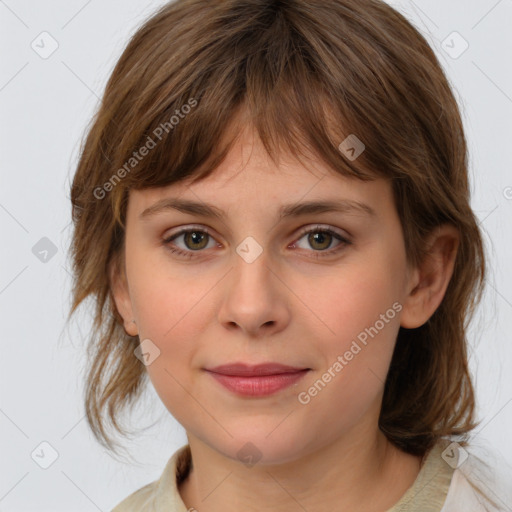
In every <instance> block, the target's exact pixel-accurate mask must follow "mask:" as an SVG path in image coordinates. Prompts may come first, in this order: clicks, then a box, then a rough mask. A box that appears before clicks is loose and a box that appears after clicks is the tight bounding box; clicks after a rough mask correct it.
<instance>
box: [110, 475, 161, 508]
mask: <svg viewBox="0 0 512 512" xmlns="http://www.w3.org/2000/svg"><path fill="white" fill-rule="evenodd" d="M157 486H158V480H155V481H154V482H151V483H149V484H147V485H145V486H144V487H141V488H140V489H138V490H137V491H135V492H133V493H132V494H130V495H129V496H128V497H126V498H125V499H124V500H123V501H121V503H118V504H117V505H116V506H115V507H114V508H113V509H112V511H111V512H143V511H144V512H146V511H148V512H149V511H150V510H155V507H154V501H155V497H156V490H157Z"/></svg>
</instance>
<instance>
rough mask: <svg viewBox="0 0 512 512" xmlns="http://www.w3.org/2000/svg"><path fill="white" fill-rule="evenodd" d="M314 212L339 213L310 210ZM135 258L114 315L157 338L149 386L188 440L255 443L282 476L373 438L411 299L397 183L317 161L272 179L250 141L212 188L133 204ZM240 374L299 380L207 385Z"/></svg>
mask: <svg viewBox="0 0 512 512" xmlns="http://www.w3.org/2000/svg"><path fill="white" fill-rule="evenodd" d="M165 200H172V201H174V204H176V200H181V201H185V200H186V201H189V202H194V203H198V204H199V205H200V206H202V207H204V206H205V205H210V206H211V207H213V208H214V211H215V212H217V213H218V216H216V215H210V214H207V213H208V212H206V211H201V212H199V211H197V209H196V211H195V212H191V211H185V210H186V209H185V208H183V207H180V209H177V208H176V207H173V206H170V203H169V202H168V203H167V205H165V204H164V203H162V202H161V201H165ZM309 202H322V203H323V202H329V203H334V204H336V205H338V210H333V209H330V208H323V209H320V208H316V209H312V208H309V209H306V208H303V209H300V208H299V206H300V205H303V204H304V203H309ZM290 206H293V207H294V210H291V208H290ZM283 212H284V213H287V215H283V216H281V215H280V214H281V213H283ZM182 230H186V231H185V232H181V231H182ZM125 251H126V252H125V262H126V267H125V268H126V278H127V288H126V289H123V290H122V291H117V292H116V295H115V296H116V304H117V306H118V308H119V309H120V311H121V314H122V315H123V317H124V319H125V326H129V325H131V327H127V329H128V328H129V329H135V332H134V333H133V334H137V333H138V335H139V337H140V340H141V341H143V340H150V341H143V343H146V348H147V349H148V351H149V353H150V356H149V358H148V362H149V364H147V366H146V368H147V371H148V373H149V377H150V379H151V381H152V384H153V385H154V388H155V390H156V392H157V393H158V395H159V397H160V398H161V400H162V402H163V403H164V404H165V406H166V407H167V409H168V410H169V411H170V413H171V414H172V415H173V416H174V417H175V418H176V419H177V421H179V422H180V423H181V424H182V425H183V427H184V428H185V429H186V431H187V432H188V433H189V434H191V435H193V436H194V437H195V438H197V439H200V440H201V441H202V442H203V443H205V444H206V445H208V446H209V447H211V448H213V449H215V450H216V451H217V452H219V453H222V454H224V455H226V456H227V457H231V458H233V459H236V458H237V457H238V456H237V453H238V451H239V450H240V449H241V447H242V446H244V445H245V443H246V442H251V443H253V445H255V446H256V447H257V449H258V450H259V452H261V457H262V459H261V462H262V463H265V462H267V463H279V462H285V461H290V460H293V459H294V458H296V457H300V456H305V455H307V454H308V453H311V452H313V451H315V450H319V449H321V448H322V447H325V446H327V445H329V444H330V443H333V442H335V441H336V440H337V439H340V438H341V437H342V436H346V435H349V433H353V432H356V431H357V432H369V431H370V430H371V429H377V420H378V415H379V411H380V405H381V398H382V393H383V387H384V381H385V377H386V373H387V370H388V367H389V363H390V360H391V356H392V352H393V348H394V344H395V340H396V336H397V333H398V329H399V326H400V316H401V314H400V310H401V304H402V301H403V300H405V297H406V293H407V290H408V272H407V266H406V255H405V248H404V241H403V236H402V230H401V226H400V220H399V218H398V215H397V212H396V210H395V207H394V204H393V197H392V192H391V187H390V184H389V183H388V182H386V181H384V180H382V179H377V180H375V181H372V182H366V183H365V182H362V181H359V180H355V179H348V178H344V177H341V176H340V175H338V174H335V173H334V172H333V171H331V170H329V169H328V168H326V167H324V166H323V165H321V164H320V163H319V162H318V161H312V163H311V166H307V167H304V166H302V165H301V164H300V163H298V162H297V161H294V160H292V159H289V160H288V159H284V158H283V159H282V160H281V162H280V164H279V167H276V166H275V165H274V164H273V163H272V161H271V160H270V158H269V157H268V155H267V154H266V152H265V150H264V149H263V147H262V146H261V143H260V141H259V139H258V138H256V137H255V136H253V134H252V132H249V131H246V132H244V134H243V136H242V137H241V139H240V140H239V142H238V144H237V145H236V146H235V147H234V148H233V150H232V151H231V153H230V154H229V156H228V158H227V159H226V160H225V161H224V162H223V164H222V165H221V166H220V167H219V168H218V169H217V170H216V171H215V172H214V173H213V174H212V175H210V176H209V177H208V178H206V179H205V180H203V181H201V182H197V183H195V184H193V185H190V183H185V182H180V183H178V184H173V185H171V186H168V187H165V188H160V189H149V190H143V191H131V192H130V197H129V203H128V209H127V223H126V244H125ZM132 319H135V322H136V327H135V324H130V322H131V320H132ZM158 351H159V353H158ZM232 363H245V364H246V365H258V364H262V363H279V364H281V365H286V366H290V367H293V368H295V369H298V370H300V371H298V370H296V371H292V372H290V373H288V374H285V375H283V374H281V375H280V376H279V375H277V374H278V373H282V372H281V370H282V369H278V370H269V372H270V373H272V371H273V373H274V376H273V377H268V376H267V377H261V376H259V377H254V376H253V377H248V376H240V375H239V376H238V377H233V376H231V377H229V376H224V377H222V376H219V374H215V373H214V372H212V371H211V370H212V369H214V368H216V367H218V366H220V365H229V364H232ZM228 373H229V372H228ZM234 373H236V372H234ZM363 427H364V428H363Z"/></svg>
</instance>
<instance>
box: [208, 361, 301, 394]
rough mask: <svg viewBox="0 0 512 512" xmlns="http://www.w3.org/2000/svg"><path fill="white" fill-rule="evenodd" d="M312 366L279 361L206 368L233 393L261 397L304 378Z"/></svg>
mask: <svg viewBox="0 0 512 512" xmlns="http://www.w3.org/2000/svg"><path fill="white" fill-rule="evenodd" d="M310 370H311V368H300V367H294V366H288V365H283V364H279V363H266V364H259V365H247V364H244V363H234V364H226V365H221V366H216V367H214V368H206V369H205V371H206V372H207V373H209V374H210V375H211V376H212V377H213V378H214V379H215V380H216V381H217V382H218V383H219V384H221V385H222V386H223V387H224V388H226V389H228V390H229V391H231V392H232V393H235V394H237V395H242V396H252V397H258V396H259V397H261V396H268V395H272V394H274V393H277V392H278V391H281V390H283V389H285V388H287V387H289V386H291V385H292V384H295V383H296V382H297V381H299V380H300V379H302V378H303V377H304V375H305V374H306V373H308V372H309V371H310Z"/></svg>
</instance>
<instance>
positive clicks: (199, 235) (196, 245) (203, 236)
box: [163, 228, 216, 258]
mask: <svg viewBox="0 0 512 512" xmlns="http://www.w3.org/2000/svg"><path fill="white" fill-rule="evenodd" d="M179 238H183V243H184V244H185V247H184V248H182V247H180V246H177V244H176V242H175V241H176V240H178V239H179ZM209 239H210V241H211V242H212V244H211V245H208V241H209ZM214 240H215V239H214V238H213V237H212V236H211V234H210V233H209V232H208V231H207V230H205V229H204V228H184V229H181V230H180V231H178V233H174V234H173V235H171V236H169V237H167V238H165V239H164V240H163V244H164V245H166V246H167V247H168V249H169V250H170V251H171V252H172V253H174V254H178V255H179V256H184V257H185V258H192V257H194V252H197V251H201V250H202V249H211V248H212V247H215V246H216V244H215V243H213V242H214Z"/></svg>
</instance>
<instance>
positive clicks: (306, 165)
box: [128, 129, 392, 216]
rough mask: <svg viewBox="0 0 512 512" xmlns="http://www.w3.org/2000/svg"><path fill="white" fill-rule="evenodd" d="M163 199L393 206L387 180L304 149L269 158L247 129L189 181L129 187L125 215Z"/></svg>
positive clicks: (272, 206) (258, 206)
mask: <svg viewBox="0 0 512 512" xmlns="http://www.w3.org/2000/svg"><path fill="white" fill-rule="evenodd" d="M166 198H181V199H186V200H190V201H194V202H204V203H208V204H211V205H217V206H218V208H219V209H220V210H223V211H228V212H229V211H233V212H234V211H237V212H240V211H243V212H249V211H250V210H253V209H254V210H256V211H259V212H260V213H261V212H269V211H270V210H276V209H278V208H279V207H280V206H282V205H284V204H290V203H299V202H302V201H320V200H323V201H336V200H350V201H352V202H354V203H355V202H359V203H372V204H373V207H372V208H373V209H375V210H378V209H379V207H380V208H386V207H390V206H391V207H392V197H391V187H390V184H389V182H388V181H387V180H384V179H383V178H375V180H374V181H367V182H364V181H362V180H359V179H357V178H353V177H347V176H344V175H342V174H341V173H338V172H336V171H334V170H333V169H331V168H330V167H328V166H327V165H326V164H325V163H324V162H323V161H322V160H321V159H320V158H318V157H315V156H314V155H313V154H311V153H309V154H308V153H306V152H305V153H304V158H301V161H299V160H298V159H296V158H295V157H293V156H292V155H291V154H290V153H289V152H281V153H280V154H279V158H278V161H277V162H274V161H273V160H272V158H271V157H270V155H269V154H268V153H267V151H266V150H265V148H264V146H263V144H262V142H261V140H260V139H259V137H257V135H254V132H253V131H252V130H250V129H246V130H244V131H243V132H242V133H241V135H240V137H239V138H238V139H237V141H236V142H235V143H234V145H233V147H232V148H231V150H230V152H229V153H228V154H227V156H226V158H225V159H224V161H223V162H222V163H221V164H220V165H219V166H218V167H217V168H216V169H215V170H214V171H213V173H212V174H210V175H209V176H208V177H206V178H204V179H202V180H201V181H197V182H195V183H193V182H192V178H189V179H186V180H183V181H180V182H178V183H173V184H172V185H169V186H165V187H159V188H151V189H143V190H132V191H130V196H129V204H128V210H129V216H130V215H131V216H133V215H137V216H139V215H140V214H141V213H142V212H144V211H145V210H147V209H149V208H151V206H152V205H154V204H155V203H157V202H159V201H162V200H165V199H166ZM130 212H131V214H130Z"/></svg>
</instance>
